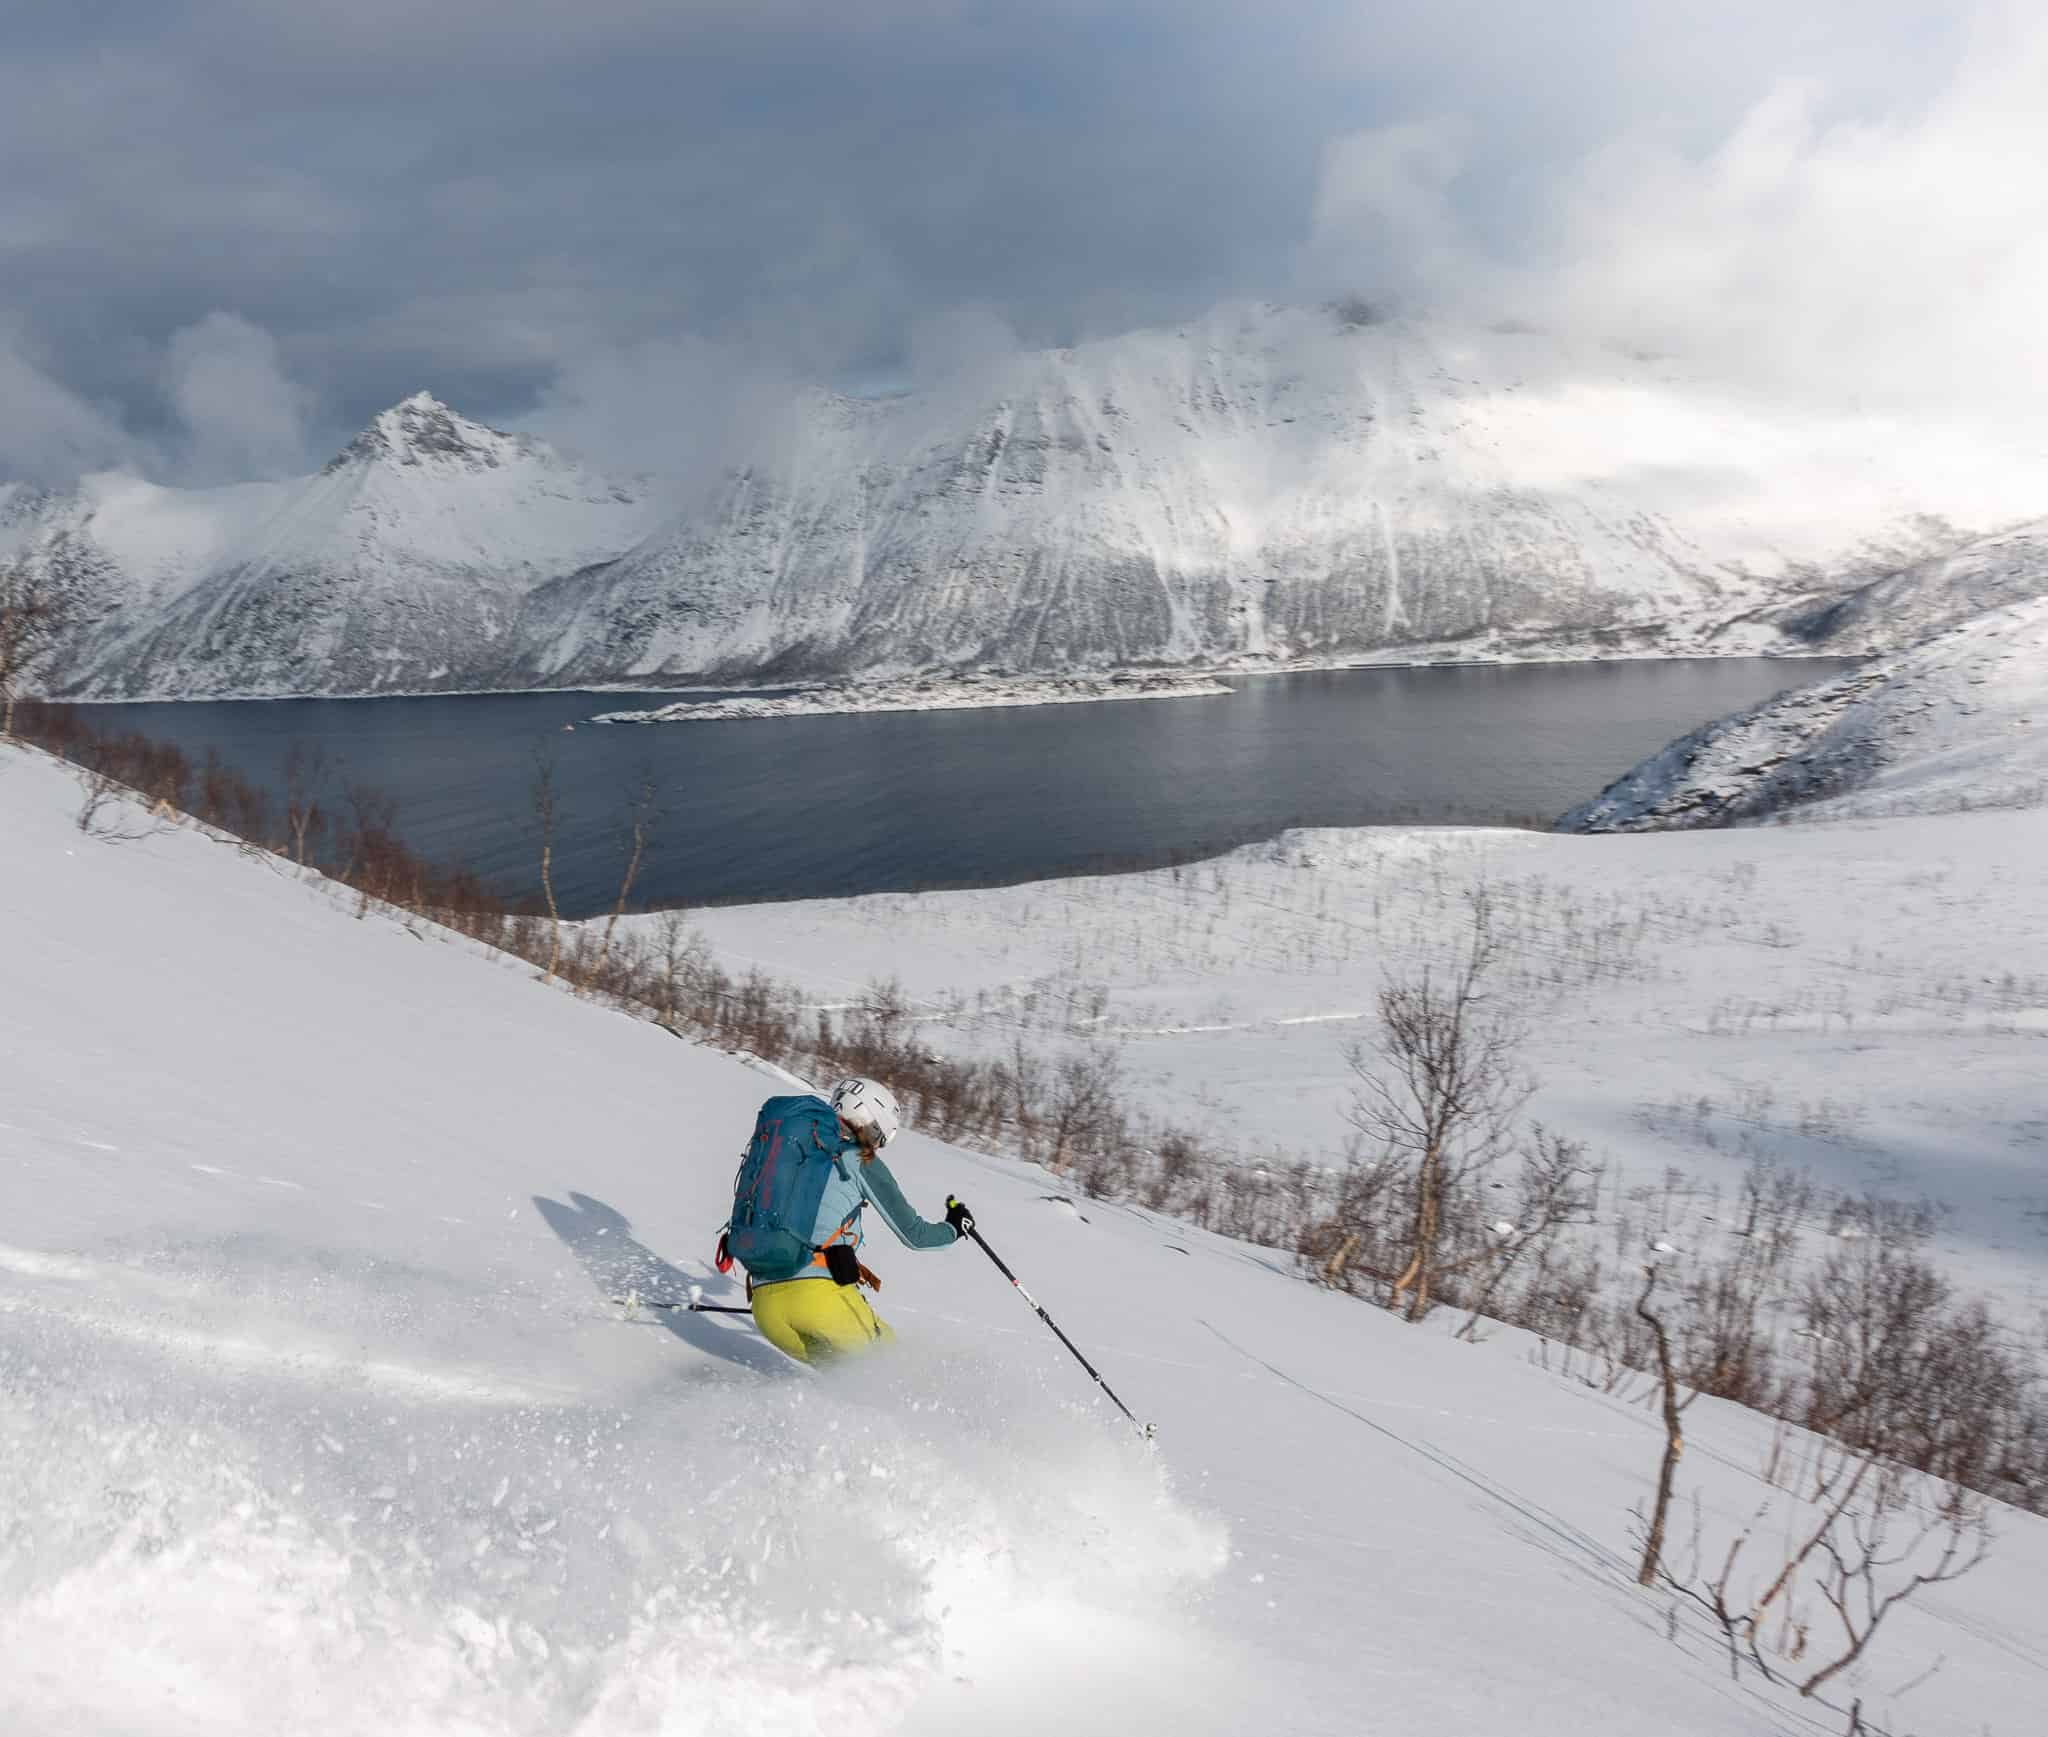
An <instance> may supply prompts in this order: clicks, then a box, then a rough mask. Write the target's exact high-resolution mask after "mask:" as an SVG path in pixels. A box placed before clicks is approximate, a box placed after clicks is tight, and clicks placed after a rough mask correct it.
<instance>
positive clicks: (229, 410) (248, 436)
mask: <svg viewBox="0 0 2048 1737" xmlns="http://www.w3.org/2000/svg"><path fill="white" fill-rule="evenodd" d="M164 379H165V385H166V387H167V389H168V391H169V393H170V397H171V405H172V408H173V409H174V410H175V411H176V412H177V416H178V420H179V422H180V423H182V424H183V425H184V429H185V447H184V451H183V453H182V455H181V458H182V462H181V464H180V469H181V470H183V471H184V472H185V473H186V474H187V476H188V477H189V479H190V480H191V481H193V482H198V483H220V482H245V481H249V480H251V479H254V478H258V477H279V476H291V475H295V474H297V473H298V472H300V471H303V470H304V469H305V468H306V436H305V423H304V415H305V403H304V395H303V394H302V393H301V392H300V390H299V388H298V387H296V386H294V385H293V384H292V382H291V381H290V380H289V379H288V378H286V376H285V372H284V368H283V365H282V363H281V362H280V360H279V357H278V349H277V340H276V339H274V338H273V337H271V335H270V334H269V333H268V332H266V331H265V330H264V329H263V328H262V327H261V326H258V325H255V324H252V323H251V322H250V321H248V320H245V319H243V318H242V316H241V315H239V314H232V313H223V312H215V313H210V314H208V315H207V316H206V317H205V318H204V319H203V320H200V321H198V322H197V323H196V324H193V325H190V326H186V327H185V328H184V329H183V330H181V331H179V332H176V333H174V334H173V335H172V338H171V342H170V348H169V353H168V355H167V357H166V360H165V367H164Z"/></svg>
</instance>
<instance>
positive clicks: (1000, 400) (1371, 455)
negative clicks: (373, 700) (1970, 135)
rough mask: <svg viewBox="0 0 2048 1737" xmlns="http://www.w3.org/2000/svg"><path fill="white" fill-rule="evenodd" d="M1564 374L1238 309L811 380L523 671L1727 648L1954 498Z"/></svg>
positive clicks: (615, 570) (1402, 326)
mask: <svg viewBox="0 0 2048 1737" xmlns="http://www.w3.org/2000/svg"><path fill="white" fill-rule="evenodd" d="M1563 360H1564V358H1562V357H1560V355H1559V354H1558V351H1557V348H1556V345H1555V343H1554V341H1553V340H1550V339H1547V338H1543V337H1538V336H1534V335H1531V334H1523V333H1507V332H1493V333H1481V334H1476V335H1461V334H1455V333H1447V332H1442V331H1437V330H1433V329H1430V328H1427V327H1422V326H1417V325H1411V324H1408V323H1402V322H1390V323H1384V324H1375V325H1367V326H1358V325H1351V324H1347V323H1346V322H1345V321H1344V320H1343V319H1342V318H1340V317H1339V316H1338V315H1337V314H1335V313H1333V312H1332V311H1330V310H1327V309H1309V308H1276V307H1270V306H1266V307H1254V308H1242V307H1240V308H1225V309H1221V310H1218V311H1217V312H1216V313H1215V314H1213V315H1211V316H1210V317H1209V318H1208V319H1207V320H1205V321H1201V322H1197V323H1195V324H1192V325H1190V326H1187V327H1182V328H1178V329H1175V330H1172V331H1148V332H1138V333H1132V334H1128V335H1126V336H1123V337H1119V338H1115V339H1109V340H1104V341H1101V342H1097V343H1093V344H1088V345H1084V346H1082V347H1080V348H1077V349H1072V350H1060V351H1052V352H1045V353H1040V354H1035V355H1031V356H1026V357H1020V358H1017V359H1014V360H1013V361H1011V362H1010V363H1008V364H1006V365H1004V366H1003V367H1002V368H1001V369H999V370H997V371H996V372H995V373H994V375H993V376H992V377H989V378H986V379H980V380H977V381H976V383H975V386H974V387H973V388H972V389H970V388H968V387H966V386H963V385H956V386H953V387H950V388H946V389H940V390H934V391H931V392H926V393H920V394H913V395H907V396H904V397H900V398H896V399H891V400H884V401H880V402H867V403H862V402H854V401H850V400H845V399H834V398H823V397H821V398H819V399H818V400H817V401H816V402H815V403H814V405H813V406H812V409H811V411H810V414H808V415H807V416H805V417H804V418H802V419H801V420H800V421H799V423H798V425H797V430H796V433H795V434H794V436H793V437H792V440H791V445H790V450H788V451H787V452H785V453H782V454H780V455H777V456H776V458H775V459H773V460H772V461H768V462H764V463H762V464H760V465H758V466H755V467H752V468H750V469H749V470H748V471H747V472H746V473H745V474H744V475H743V476H741V477H740V478H738V479H737V480H736V481H735V483H734V484H733V486H732V488H731V490H730V492H729V494H728V496H727V497H726V499H725V500H724V501H723V503H722V504H721V505H720V506H719V508H718V509H717V511H716V512H715V513H713V514H712V515H711V516H709V517H706V516H703V515H692V516H691V517H690V518H689V519H687V520H686V521H684V522H682V523H679V524H678V525H676V526H674V527H672V528H671V529H670V530H668V531H667V532H665V533H661V534H657V535H656V536H654V537H651V538H650V539H649V540H648V541H647V543H646V544H644V545H643V546H642V547H641V548H639V549H637V550H635V551H634V552H633V553H632V554H630V555H628V556H626V557H624V558H623V559H621V560H620V561H618V562H616V563H614V564H612V565H611V566H609V567H605V568H599V569H593V570H592V571H589V572H586V573H582V574H578V575H576V576H574V577H572V578H568V579H564V580H562V581H559V582H558V583H556V584H555V585H552V586H549V587H547V588H545V589H543V590H542V591H541V592H539V593H537V594H536V596H535V598H534V600H533V604H532V606H531V608H530V610H529V614H528V621H527V633H528V636H529V640H530V643H531V646H532V650H531V656H532V657H533V659H534V661H535V663H536V665H537V667H539V668H540V669H542V670H544V671H545V672H547V673H548V674H549V675H550V676H551V677H555V678H558V679H569V678H589V677H595V676H597V675H599V674H616V673H618V672H619V671H620V670H622V669H623V670H629V671H631V672H632V673H634V674H636V675H643V676H644V675H652V674H661V673H667V674H676V673H682V672H686V671H687V672H699V673H701V672H713V673H721V674H728V675H740V674H752V673H757V672H759V671H762V670H767V671H770V672H774V673H782V674H811V673H818V672H827V673H830V672H837V671H842V670H846V669H851V668H861V669H875V668H881V669H885V670H898V669H908V668H919V667H930V666H932V665H941V666H947V667H953V666H961V667H965V666H974V665H981V664H989V665H995V666H1000V667H1006V668H1018V669H1063V668H1073V667H1089V666H1100V665H1110V664H1118V663H1149V662H1166V663H1175V662H1188V661H1210V660H1245V659H1251V660H1259V659H1278V660H1286V659H1292V658H1325V659H1327V658H1333V657H1341V656H1345V655H1355V654H1360V653H1364V652H1368V651H1371V650H1373V649H1376V648H1382V647H1387V646H1394V645H1416V644H1423V643H1431V642H1440V641H1446V640H1468V641H1469V640H1474V639H1477V640H1478V641H1479V642H1480V644H1482V645H1483V646H1484V647H1486V648H1487V649H1490V650H1493V651H1495V652H1512V651H1513V650H1514V649H1516V647H1517V646H1518V645H1521V644H1529V643H1534V644H1541V643H1545V642H1551V641H1555V640H1557V639H1559V638H1567V639H1571V640H1573V641H1575V642H1578V643H1582V644H1585V645H1587V646H1590V647H1592V648H1594V649H1603V648H1604V649H1627V648H1630V647H1634V648H1636V649H1641V648H1643V647H1646V646H1649V647H1655V646H1662V647H1665V648H1667V649H1669V648H1694V649H1698V648H1707V649H1711V648H1712V643H1713V639H1712V636H1713V632H1714V630H1715V629H1716V628H1718V627H1719V626H1720V625H1721V624H1723V623H1724V622H1727V621H1729V620H1730V619H1731V618H1735V617H1737V616H1740V615H1743V614H1745V613H1746V612H1748V611H1750V610H1753V609H1755V608H1758V607H1761V606H1763V605H1765V604H1767V603H1770V602H1773V601H1777V600H1782V599H1783V598H1784V597H1785V596H1786V595H1787V593H1788V591H1789V590H1791V589H1793V588H1795V587H1794V585H1793V583H1792V578H1791V575H1792V569H1793V564H1794V563H1796V562H1799V561H1805V560H1812V559H1819V560H1830V561H1836V562H1840V561H1842V560H1844V559H1845V558H1847V556H1848V551H1850V550H1851V549H1852V548H1854V547H1855V546H1856V545H1858V544H1859V543H1861V542H1862V541H1863V539H1865V538H1866V537H1867V536H1869V535H1870V534H1871V533H1873V532H1877V531H1881V530H1884V529H1886V528H1887V527H1888V526H1889V525H1890V523H1891V522H1892V521H1893V520H1894V519H1896V518H1898V517H1899V516H1900V515H1901V514H1903V513H1904V512H1906V511H1907V510H1908V507H1909V503H1911V502H1913V501H1915V500H1919V499H1926V498H1928V496H1929V495H1930V494H1931V493H1939V492H1941V491H1940V489H1938V488H1935V487H1933V486H1932V485H1931V483H1930V480H1929V479H1928V478H1926V477H1924V476H1923V477H1920V478H1917V479H1916V478H1914V477H1912V476H1911V475H1910V473H1908V472H1905V471H1903V470H1902V471H1899V472H1896V473H1893V474H1890V475H1889V476H1887V475H1886V474H1885V469H1884V467H1883V466H1882V465H1877V466H1872V465H1871V464H1870V463H1869V460H1870V458H1871V456H1872V454H1871V450H1870V449H1871V448H1872V447H1874V446H1880V445H1881V443H1882V437H1881V436H1879V435H1878V434H1877V433H1876V431H1874V430H1871V429H1861V430H1853V429H1849V428H1824V427H1818V426H1812V425H1808V426H1805V427H1803V428H1800V429H1797V430H1794V429H1792V428H1790V427H1786V426H1772V425H1770V424H1769V423H1768V421H1766V420H1762V419H1759V418H1758V417H1756V416H1755V415H1754V414H1752V413H1746V412H1742V411H1739V410H1736V409H1733V408H1730V407H1726V406H1721V405H1717V404H1716V403H1715V402H1714V401H1713V400H1712V399H1711V397H1710V396H1708V395H1706V394H1705V393H1702V392H1697V391H1695V390H1694V388H1693V387H1692V386H1691V385H1690V384H1689V383H1688V382H1687V381H1686V380H1685V379H1684V378H1683V376H1682V374H1681V373H1679V372H1678V371H1677V370H1675V369H1674V368H1673V367H1671V366H1670V365H1669V364H1661V363H1654V362H1634V361H1630V360H1628V359H1626V358H1620V357H1615V356H1611V355H1603V356H1599V357H1592V358H1576V357H1575V358H1572V359H1571V360H1572V361H1573V362H1574V363H1575V364H1577V366H1575V367H1574V368H1573V370H1572V380H1571V383H1569V384H1564V383H1560V382H1558V381H1557V379H1556V370H1557V369H1558V368H1559V366H1560V364H1561V362H1562V361H1563ZM1851 451H1855V452H1857V455H1858V464H1857V466H1855V467H1852V466H1850V465H1849V464H1848V463H1847V462H1846V460H1847V455H1848V453H1849V452H1851ZM1852 468H1860V470H1861V471H1862V472H1863V473H1865V474H1862V475H1860V476H1857V477H1854V478H1850V479H1848V480H1845V475H1846V473H1847V472H1848V471H1849V470H1851V469H1852ZM1872 474H1875V475H1877V476H1878V478H1879V480H1877V481H1875V482H1873V481H1872V480H1870V477H1871V475H1872ZM1907 546H1908V547H1910V546H1911V545H1910V542H1909V543H1908V545H1907ZM1893 553H1896V551H1893ZM1864 558H1867V552H1865V553H1864V554H1863V555H1859V556H1858V557H1856V559H1858V560H1861V559H1864ZM1802 582H1803V581H1802ZM1773 638H1774V636H1773V635H1772V634H1770V633H1765V634H1764V635H1763V640H1762V642H1763V643H1768V642H1770V641H1772V639H1773ZM1746 644H1747V642H1746V641H1745V645H1746Z"/></svg>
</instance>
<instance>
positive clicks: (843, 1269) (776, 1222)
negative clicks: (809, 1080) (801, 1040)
mask: <svg viewBox="0 0 2048 1737" xmlns="http://www.w3.org/2000/svg"><path fill="white" fill-rule="evenodd" d="M900 1126H901V1117H900V1115H899V1113H898V1110H897V1107H896V1096H895V1094H894V1093H893V1092H891V1091H890V1090H889V1088H888V1087H887V1086H885V1085H883V1084H881V1083H880V1082H879V1081H877V1080H870V1079H863V1078H860V1077H858V1076H856V1077H854V1078H852V1079H845V1080H841V1081H840V1082H839V1084H838V1085H836V1086H834V1087H833V1088H832V1101H831V1103H830V1104H829V1105H827V1104H826V1103H825V1102H824V1101H823V1100H822V1099H819V1098H816V1097H785V1098H770V1099H769V1100H768V1102H767V1103H765V1104H763V1105H762V1106H761V1114H760V1117H759V1119H758V1121H757V1122H756V1123H755V1127H754V1138H753V1141H752V1142H751V1143H750V1145H749V1146H748V1148H747V1155H746V1157H745V1158H744V1159H743V1160H742V1161H741V1164H740V1170H739V1175H738V1176H737V1177H736V1178H735V1179H734V1183H733V1211H732V1217H731V1219H730V1220H729V1221H728V1222H727V1224H726V1228H725V1231H724V1232H723V1233H722V1234H721V1235H720V1237H719V1240H718V1268H719V1271H721V1272H726V1271H729V1270H730V1269H731V1267H732V1264H733V1262H734V1261H735V1260H737V1261H738V1262H739V1263H740V1264H741V1265H742V1266H744V1267H745V1268H746V1269H747V1275H748V1277H747V1300H748V1302H749V1303H750V1304H751V1306H752V1308H753V1314H754V1323H755V1325H756V1326H758V1327H759V1328H760V1329H761V1332H762V1335H763V1336H764V1337H765V1338H766V1339H767V1340H768V1342H769V1343H770V1344H771V1345H773V1346H775V1347H776V1349H777V1350H780V1351H785V1352H787V1353H788V1354H789V1355H790V1356H791V1357H794V1358H796V1359H797V1360H798V1361H799V1362H802V1363H820V1362H825V1361H828V1360H829V1359H831V1358H833V1357H836V1356H839V1355H841V1354H842V1353H845V1352H849V1351H859V1350H863V1349H865V1348H866V1347H868V1346H870V1345H877V1344H886V1343H888V1342H889V1341H890V1340H892V1339H894V1338H895V1337H896V1335H895V1334H894V1333H893V1332H891V1331H890V1329H889V1326H888V1324H887V1323H886V1322H885V1321H883V1320H882V1319H881V1318H880V1317H879V1316H877V1315H876V1314H875V1312H874V1310H873V1309H872V1308H871V1307H870V1306H869V1304H868V1300H867V1299H866V1298H865V1297H864V1296H862V1295H861V1287H862V1286H863V1285H865V1286H866V1287H867V1288H868V1289H870V1290H879V1289H880V1288H881V1281H880V1280H879V1279H877V1278H876V1277H875V1275H874V1274H873V1273H872V1272H870V1271H869V1270H868V1269H867V1268H866V1267H865V1266H863V1265H862V1264H861V1261H860V1256H859V1249H860V1246H861V1241H862V1233H861V1225H860V1219H861V1213H862V1212H863V1211H864V1210H865V1209H866V1208H867V1207H870V1206H872V1207H873V1208H874V1209H875V1210H876V1211H877V1212H879V1213H880V1214H881V1215H882V1222H883V1223H884V1224H886V1225H887V1226H888V1227H889V1228H890V1230H892V1231H894V1232H895V1233H896V1239H897V1241H899V1242H900V1243H902V1244H903V1246H904V1247H905V1248H912V1249H931V1248H949V1247H951V1246H952V1245H953V1244H954V1243H956V1242H958V1241H960V1240H961V1239H962V1238H963V1237H965V1236H966V1235H967V1233H968V1232H969V1231H970V1230H972V1229H973V1228H974V1215H973V1214H972V1213H971V1212H969V1211H968V1210H967V1208H966V1206H965V1205H963V1204H962V1203H961V1202H960V1201H958V1200H956V1199H954V1198H953V1197H952V1196H951V1195H948V1196H947V1197H946V1216H945V1217H944V1218H943V1219H942V1220H938V1221H933V1220H930V1219H925V1218H920V1217H919V1216H918V1215H917V1213H916V1212H914V1211H913V1210H912V1209H911V1206H910V1203H909V1202H908V1201H906V1200H905V1199H904V1198H903V1191H902V1189H900V1188H899V1187H897V1185H896V1178H895V1177H894V1176H892V1175H891V1174H890V1173H889V1167H888V1166H887V1165H886V1164H884V1163H883V1162H882V1161H881V1159H880V1158H879V1157H878V1156H876V1154H877V1153H879V1152H880V1151H881V1149H882V1148H883V1147H884V1146H886V1145H888V1143H889V1142H890V1141H891V1140H893V1139H894V1138H895V1137H896V1133H897V1130H898V1128H899V1127H900Z"/></svg>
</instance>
